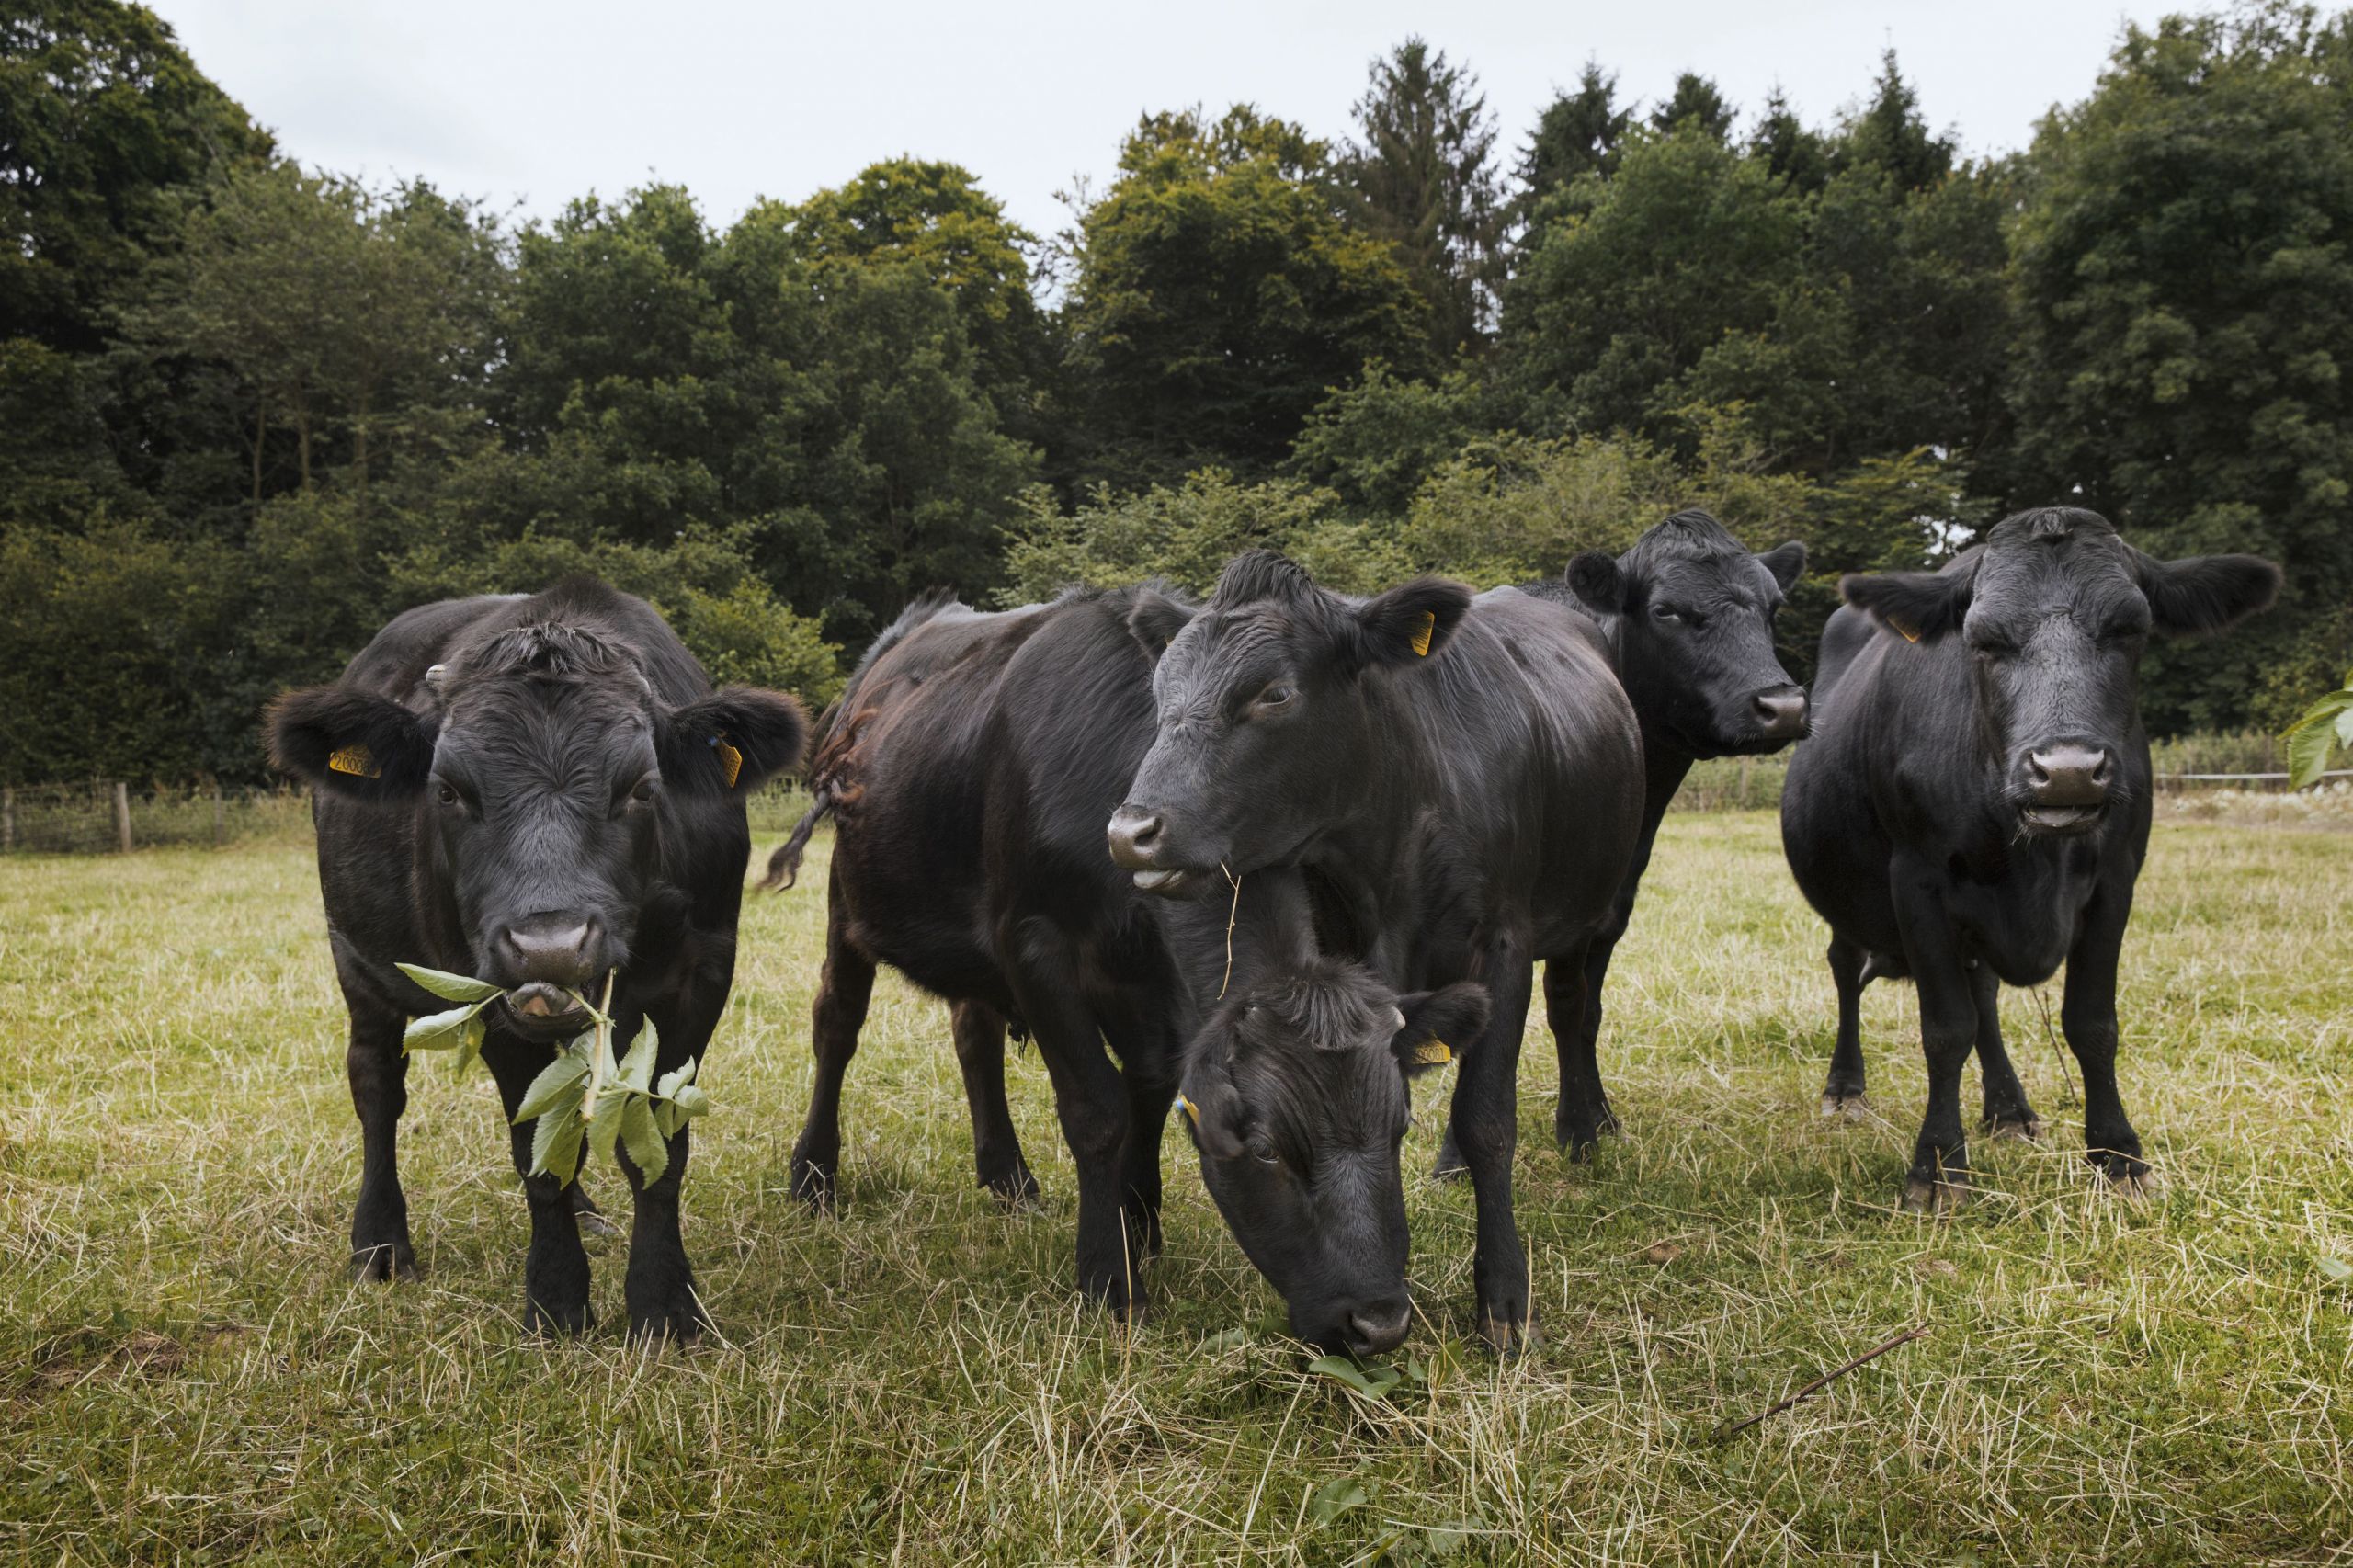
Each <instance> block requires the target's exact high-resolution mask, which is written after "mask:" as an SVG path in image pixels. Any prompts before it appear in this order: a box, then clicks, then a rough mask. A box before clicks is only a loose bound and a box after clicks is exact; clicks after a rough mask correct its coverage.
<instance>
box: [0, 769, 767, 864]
mask: <svg viewBox="0 0 2353 1568" xmlns="http://www.w3.org/2000/svg"><path fill="white" fill-rule="evenodd" d="M745 806H746V810H747V813H748V815H749V816H750V818H751V824H752V832H753V835H755V836H756V837H761V838H766V837H769V836H775V837H781V836H783V835H785V834H787V833H789V832H790V831H791V829H792V824H794V823H796V822H798V821H800V820H801V813H802V812H805V811H807V810H808V809H809V792H808V791H807V790H804V789H802V788H801V786H800V785H798V784H790V785H785V784H779V785H771V786H769V787H768V788H767V789H765V790H759V791H757V792H756V793H755V794H754V795H753V796H752V798H751V799H750V800H749V801H746V802H745ZM310 834H311V797H310V792H309V791H308V790H293V789H278V790H264V789H252V788H238V787H234V786H230V787H219V786H213V785H195V786H190V787H188V788H183V789H172V788H168V787H148V788H142V789H133V788H132V787H131V785H130V784H129V783H127V782H125V781H124V780H122V779H119V778H97V779H92V780H90V781H89V782H87V783H83V784H37V785H21V784H20V785H17V786H15V787H13V788H8V789H0V855H28V854H30V855H120V854H128V853H130V852H131V851H133V850H138V849H159V848H212V849H222V848H227V847H229V846H232V845H237V844H244V843H250V842H253V841H255V840H257V839H271V838H292V839H304V838H308V837H309V836H310Z"/></svg>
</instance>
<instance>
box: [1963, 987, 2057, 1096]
mask: <svg viewBox="0 0 2353 1568" xmlns="http://www.w3.org/2000/svg"><path fill="white" fill-rule="evenodd" d="M1969 978H1970V983H1971V990H1972V994H1974V996H1975V999H1976V1002H1977V1075H1978V1078H1979V1079H1980V1081H1981V1082H1982V1083H1983V1084H1984V1089H1985V1116H1984V1120H1982V1121H1980V1122H1979V1123H1978V1127H1979V1129H1980V1130H1981V1131H1984V1133H1985V1134H1986V1136H1988V1137H1991V1138H2029V1139H2031V1138H2040V1137H2041V1136H2042V1119H2041V1118H2040V1117H2039V1116H2037V1115H2035V1114H2034V1108H2033V1107H2032V1106H2030V1105H2029V1104H2027V1100H2026V1085H2024V1084H2021V1083H2019V1082H2018V1069H2017V1068H2016V1067H2014V1066H2012V1065H2011V1064H2010V1052H2009V1048H2008V1047H2007V1046H2006V1045H2004V1044H2003V1043H2002V982H2001V977H2000V976H1998V975H1996V974H1995V972H1994V970H1993V966H1992V965H1990V964H1986V963H1984V962H1980V963H1979V964H1978V965H1977V967H1976V968H1975V969H1972V970H1971V971H1969Z"/></svg>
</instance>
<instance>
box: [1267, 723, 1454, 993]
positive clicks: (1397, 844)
mask: <svg viewBox="0 0 2353 1568" xmlns="http://www.w3.org/2000/svg"><path fill="white" fill-rule="evenodd" d="M1398 685H1399V681H1398V679H1397V678H1396V677H1390V678H1373V679H1370V680H1368V681H1366V682H1365V683H1364V685H1363V686H1362V687H1360V688H1359V689H1360V691H1361V693H1362V697H1363V702H1364V714H1365V730H1364V733H1365V739H1366V743H1367V750H1368V751H1369V752H1370V754H1372V755H1373V756H1378V757H1380V758H1381V759H1382V760H1381V763H1380V764H1379V765H1377V766H1374V767H1370V768H1369V769H1367V776H1366V778H1365V779H1364V780H1363V782H1362V785H1361V787H1360V788H1353V789H1350V790H1348V791H1347V793H1346V795H1345V797H1344V799H1345V801H1346V803H1347V809H1346V812H1345V814H1344V815H1342V816H1341V817H1340V819H1339V821H1338V823H1337V824H1336V826H1334V827H1332V828H1329V829H1327V830H1325V831H1324V833H1322V834H1320V835H1317V837H1316V839H1315V840H1314V842H1313V844H1312V845H1311V846H1309V848H1308V850H1307V852H1306V853H1305V854H1304V855H1302V857H1301V864H1302V865H1304V866H1307V867H1309V868H1311V869H1313V871H1314V872H1315V873H1316V874H1317V875H1318V876H1319V877H1321V878H1322V879H1323V881H1324V883H1325V884H1326V885H1327V887H1328V888H1329V890H1330V892H1332V894H1333V895H1334V896H1335V897H1336V899H1337V901H1338V903H1340V905H1341V906H1342V907H1343V908H1344V909H1345V910H1346V912H1347V915H1348V918H1349V919H1350V921H1351V922H1352V923H1353V924H1354V925H1355V926H1356V930H1357V934H1358V937H1359V938H1360V939H1361V944H1362V946H1363V947H1364V948H1365V949H1366V951H1364V952H1362V953H1359V954H1357V955H1354V956H1356V957H1358V958H1360V959H1363V960H1366V961H1370V962H1374V964H1375V967H1376V968H1381V967H1385V966H1384V965H1382V964H1381V963H1380V962H1379V961H1378V960H1381V959H1382V958H1384V957H1387V956H1389V955H1386V954H1384V953H1383V952H1382V949H1383V948H1384V947H1385V946H1386V945H1387V944H1388V942H1389V940H1390V938H1391V936H1392V933H1395V932H1399V931H1400V930H1401V928H1402V925H1401V923H1408V922H1410V919H1411V916H1412V914H1413V911H1414V910H1415V907H1416V906H1417V903H1418V901H1419V897H1420V891H1421V882H1422V877H1421V874H1420V872H1421V865H1420V859H1421V857H1420V856H1419V855H1418V854H1417V853H1416V849H1417V847H1418V846H1419V840H1420V838H1421V837H1422V835H1424V833H1425V832H1426V830H1427V819H1428V817H1429V815H1430V813H1431V812H1432V811H1433V810H1436V811H1438V812H1443V811H1444V809H1445V804H1446V802H1445V801H1444V799H1443V795H1444V790H1443V788H1442V785H1441V783H1440V780H1439V778H1438V776H1437V769H1436V767H1435V765H1434V764H1433V763H1432V761H1431V760H1430V758H1429V757H1428V756H1427V751H1426V749H1425V745H1426V743H1427V738H1428V737H1427V732H1426V731H1425V730H1424V729H1423V728H1422V727H1421V726H1419V725H1417V724H1416V723H1415V722H1414V721H1413V720H1412V718H1411V717H1410V716H1408V715H1407V713H1406V712H1405V711H1404V701H1403V700H1402V699H1401V696H1400V694H1399V692H1398V691H1397V686H1398Z"/></svg>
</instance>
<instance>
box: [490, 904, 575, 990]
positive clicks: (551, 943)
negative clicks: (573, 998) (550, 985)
mask: <svg viewBox="0 0 2353 1568" xmlns="http://www.w3.org/2000/svg"><path fill="white" fill-rule="evenodd" d="M500 935H501V937H502V938H503V940H504V941H505V943H506V948H507V950H508V951H509V952H510V953H511V954H512V955H513V956H514V958H515V960H516V961H517V964H518V965H519V966H520V967H521V968H522V969H523V970H524V971H526V972H527V974H528V976H529V978H530V979H533V980H540V979H564V980H577V979H579V978H581V977H582V975H583V974H584V972H585V970H586V968H587V964H588V959H589V954H590V951H591V949H593V948H594V947H595V946H596V942H597V923H596V922H595V921H594V920H578V919H567V918H565V917H563V916H561V915H558V916H553V917H549V916H540V917H537V918H534V919H530V920H522V921H517V923H516V924H514V925H512V926H508V927H507V928H506V930H505V931H504V932H502V933H501V934H500Z"/></svg>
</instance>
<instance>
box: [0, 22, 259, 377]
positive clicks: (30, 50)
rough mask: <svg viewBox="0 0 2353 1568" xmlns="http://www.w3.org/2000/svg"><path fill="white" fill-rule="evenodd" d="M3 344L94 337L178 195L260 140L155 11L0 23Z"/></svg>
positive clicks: (168, 220) (241, 158) (243, 160)
mask: <svg viewBox="0 0 2353 1568" xmlns="http://www.w3.org/2000/svg"><path fill="white" fill-rule="evenodd" d="M0 127H4V128H5V129H4V130H0V193H5V194H0V211H5V212H6V224H7V234H8V244H6V245H0V339H7V338H15V337H27V338H31V339H32V340H33V341H35V342H38V343H41V344H44V345H46V346H48V347H51V348H55V349H59V350H63V351H64V352H67V353H74V354H86V353H90V352H92V351H94V350H96V349H97V348H98V347H101V346H102V344H103V341H104V337H103V332H102V328H101V325H100V323H99V320H98V317H99V312H100V311H101V310H102V309H103V308H104V307H105V306H107V305H108V304H109V303H111V302H112V301H113V300H114V298H115V296H116V295H117V294H118V293H119V291H120V290H122V289H123V288H124V287H125V285H126V284H127V283H128V282H129V281H130V280H131V278H134V277H135V276H136V275H137V274H138V272H139V270H140V268H141V267H142V266H143V265H144V263H145V261H146V259H147V257H148V256H149V254H150V253H151V252H152V251H153V249H154V248H155V247H156V246H157V245H159V244H166V243H168V240H169V237H170V235H171V233H172V232H173V231H174V230H175V229H176V226H177V223H178V219H179V207H178V200H179V196H180V193H181V192H183V191H184V190H186V189H187V188H188V187H192V186H195V185H199V184H200V183H201V182H202V181H203V180H204V178H205V177H206V176H208V175H209V174H210V173H211V172H212V171H213V170H214V169H215V168H235V167H239V166H243V165H252V164H257V163H259V162H261V161H262V160H263V159H265V158H267V156H268V154H269V149H270V139H269V137H268V135H267V133H266V132H264V131H260V130H257V129H256V127H255V126H254V124H253V122H252V120H250V119H247V118H246V116H245V111H244V109H242V108H239V107H238V106H237V104H236V102H235V101H234V100H233V99H232V98H231V97H229V96H228V95H227V94H225V93H223V92H222V90H221V89H220V88H219V87H217V86H215V85H213V84H212V83H211V82H210V81H209V80H208V79H206V77H205V76H204V74H202V73H201V72H199V71H198V70H197V68H196V66H195V64H194V62H191V61H190V60H189V59H188V54H187V52H186V51H183V50H182V49H181V48H180V46H179V43H178V40H176V39H175V38H174V37H173V36H172V29H171V28H169V27H167V26H165V24H164V23H163V22H162V21H160V20H158V19H157V18H156V17H155V15H154V13H153V12H152V11H149V10H147V9H145V8H144V7H142V6H126V5H119V4H115V3H113V0H16V3H15V4H12V5H11V6H9V8H8V10H7V13H6V16H5V17H0Z"/></svg>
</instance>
